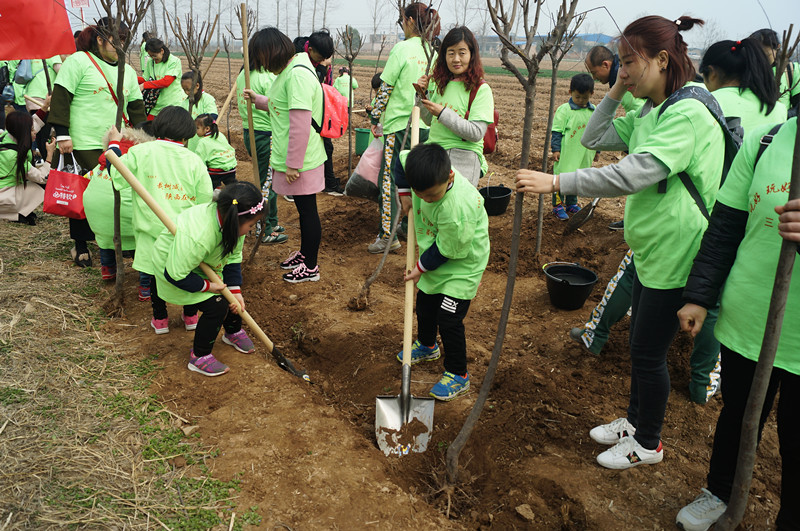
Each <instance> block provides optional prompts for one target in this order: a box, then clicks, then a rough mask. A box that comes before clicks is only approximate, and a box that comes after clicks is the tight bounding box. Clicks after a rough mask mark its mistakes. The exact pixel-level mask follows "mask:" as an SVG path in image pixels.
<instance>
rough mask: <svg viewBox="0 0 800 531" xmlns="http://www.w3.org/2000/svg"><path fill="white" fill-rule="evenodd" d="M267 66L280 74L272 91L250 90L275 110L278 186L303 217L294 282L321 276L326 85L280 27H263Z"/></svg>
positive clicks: (292, 260) (289, 266)
mask: <svg viewBox="0 0 800 531" xmlns="http://www.w3.org/2000/svg"><path fill="white" fill-rule="evenodd" d="M256 35H258V36H259V43H260V44H261V46H263V48H261V50H260V53H263V54H264V56H265V57H266V58H267V65H266V67H267V69H269V71H270V72H272V73H273V74H275V75H276V77H275V81H274V82H273V83H272V86H271V87H270V90H269V95H268V96H264V95H261V94H256V93H255V92H253V90H252V89H251V90H245V91H244V92H245V97H247V98H248V99H249V100H250V101H252V102H253V103H255V106H256V108H257V109H262V110H269V114H270V116H271V118H272V119H271V125H272V133H273V135H272V153H271V155H270V163H269V164H270V167H272V187H273V188H274V190H275V192H276V193H278V194H281V195H291V196H293V197H294V206H295V208H297V214H298V216H299V218H300V249H299V250H297V251H293V252H292V253H291V254H290V255H289V256H288V257H287V258H286V259H285V260H284V261H283V262H281V264H280V267H281V269H286V270H288V272H287V273H284V275H283V280H285V281H286V282H291V283H293V284H294V283H298V282H316V281H318V280H319V279H320V268H319V265H318V264H317V256H318V254H319V245H320V241H321V239H322V224H321V222H320V220H319V212H318V211H317V195H316V194H317V193H318V192H321V191H322V189H323V187H324V183H325V168H324V166H325V160H327V155H326V154H325V147H324V145H323V143H322V137H320V136H319V134H318V133H317V132H316V130H315V129H314V125H313V124H314V122H316V123H322V87H321V86H320V84H319V80H318V78H317V74H316V72H315V71H314V67H313V65H312V64H311V58H310V57H309V54H308V53H306V52H297V53H296V52H295V47H294V45H293V44H292V41H290V40H289V37H287V36H286V35H284V34H283V33H281V32H280V31H279V30H278V29H277V28H265V29H263V30H261V31H259V32H258V33H257V34H256Z"/></svg>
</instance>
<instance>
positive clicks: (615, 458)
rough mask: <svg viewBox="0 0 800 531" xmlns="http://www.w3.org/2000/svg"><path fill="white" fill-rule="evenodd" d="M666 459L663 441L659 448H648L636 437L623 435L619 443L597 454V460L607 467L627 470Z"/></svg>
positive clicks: (659, 443)
mask: <svg viewBox="0 0 800 531" xmlns="http://www.w3.org/2000/svg"><path fill="white" fill-rule="evenodd" d="M662 459H664V449H663V448H662V446H661V441H658V448H656V449H655V450H647V449H646V448H644V447H643V446H642V445H641V444H639V443H638V442H637V441H636V439H634V438H633V436H631V437H623V438H622V439H620V440H619V442H618V443H617V444H615V445H614V446H612V447H611V448H609V449H608V450H606V451H605V452H603V453H601V454H600V455H598V456H597V462H598V463H599V464H600V465H601V466H604V467H606V468H611V469H614V470H625V469H626V468H633V467H635V466H639V465H654V464H656V463H660V462H661V460H662Z"/></svg>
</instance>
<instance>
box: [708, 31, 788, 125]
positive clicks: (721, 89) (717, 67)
mask: <svg viewBox="0 0 800 531" xmlns="http://www.w3.org/2000/svg"><path fill="white" fill-rule="evenodd" d="M700 73H701V74H702V75H703V81H704V82H705V84H706V87H708V90H709V92H711V93H712V94H713V95H714V98H716V100H717V101H718V102H719V106H720V107H721V108H722V112H723V113H724V114H725V118H727V119H731V118H739V119H740V120H741V126H742V129H744V132H745V133H747V132H749V131H750V130H751V129H753V128H754V127H758V126H759V125H763V124H774V123H778V122H785V121H786V107H785V106H784V105H776V103H777V101H778V87H777V86H776V85H775V77H774V76H773V75H772V70H771V69H770V67H769V63H767V59H766V57H765V56H764V53H763V52H762V51H761V46H760V45H759V43H758V42H756V41H755V40H754V39H744V40H743V41H720V42H717V43H714V44H712V45H711V46H710V47H709V48H708V50H706V53H705V55H703V60H702V61H701V62H700Z"/></svg>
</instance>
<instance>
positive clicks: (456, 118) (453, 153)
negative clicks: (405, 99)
mask: <svg viewBox="0 0 800 531" xmlns="http://www.w3.org/2000/svg"><path fill="white" fill-rule="evenodd" d="M440 50H442V53H440V54H439V56H438V58H437V59H436V65H435V66H434V67H433V72H432V73H431V76H430V78H429V77H428V76H423V77H421V78H420V80H419V81H418V83H419V84H420V85H422V86H423V87H427V88H428V89H429V90H428V98H427V99H423V100H422V104H423V105H424V106H425V107H424V109H423V110H422V119H423V120H424V121H425V123H427V124H429V125H430V126H431V129H430V135H429V136H428V142H431V143H434V144H439V145H440V146H442V147H443V148H444V149H445V150H447V154H448V156H449V157H450V162H451V163H452V165H453V168H455V169H456V170H458V172H459V173H460V174H461V175H463V176H464V177H466V179H467V180H468V181H469V182H470V183H472V185H473V186H478V179H480V178H481V176H482V175H484V174H485V173H486V172H487V171H488V170H489V166H488V165H487V164H486V159H485V158H484V156H483V136H484V135H485V134H486V129H487V128H488V127H489V124H490V123H492V122H493V121H494V97H493V96H492V89H491V87H489V85H488V83H486V82H485V81H484V80H483V66H482V65H481V57H480V54H479V49H478V43H477V41H476V40H475V35H473V34H472V32H471V31H470V30H469V28H467V27H465V26H461V27H457V28H453V29H451V30H450V31H449V32H447V35H445V37H444V39H442V45H441V48H440ZM429 79H430V81H432V82H433V85H432V86H431V85H429V83H428V80H429ZM470 99H472V101H471V102H470ZM402 192H403V190H401V193H402Z"/></svg>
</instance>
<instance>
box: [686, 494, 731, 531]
mask: <svg viewBox="0 0 800 531" xmlns="http://www.w3.org/2000/svg"><path fill="white" fill-rule="evenodd" d="M700 491H701V492H700V495H699V496H698V497H697V498H695V499H694V501H693V502H692V503H690V504H689V505H687V506H686V507H684V508H683V509H681V510H680V511H679V512H678V516H677V517H676V518H675V523H676V524H677V525H678V527H680V528H681V529H683V530H684V531H706V529H708V528H709V527H711V526H712V525H714V524H715V523H716V521H717V520H719V518H720V517H721V516H722V513H724V512H725V509H727V507H728V506H727V505H726V504H725V502H723V501H722V500H720V499H719V498H717V497H716V496H714V495H713V494H711V492H709V491H708V490H707V489H700Z"/></svg>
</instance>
